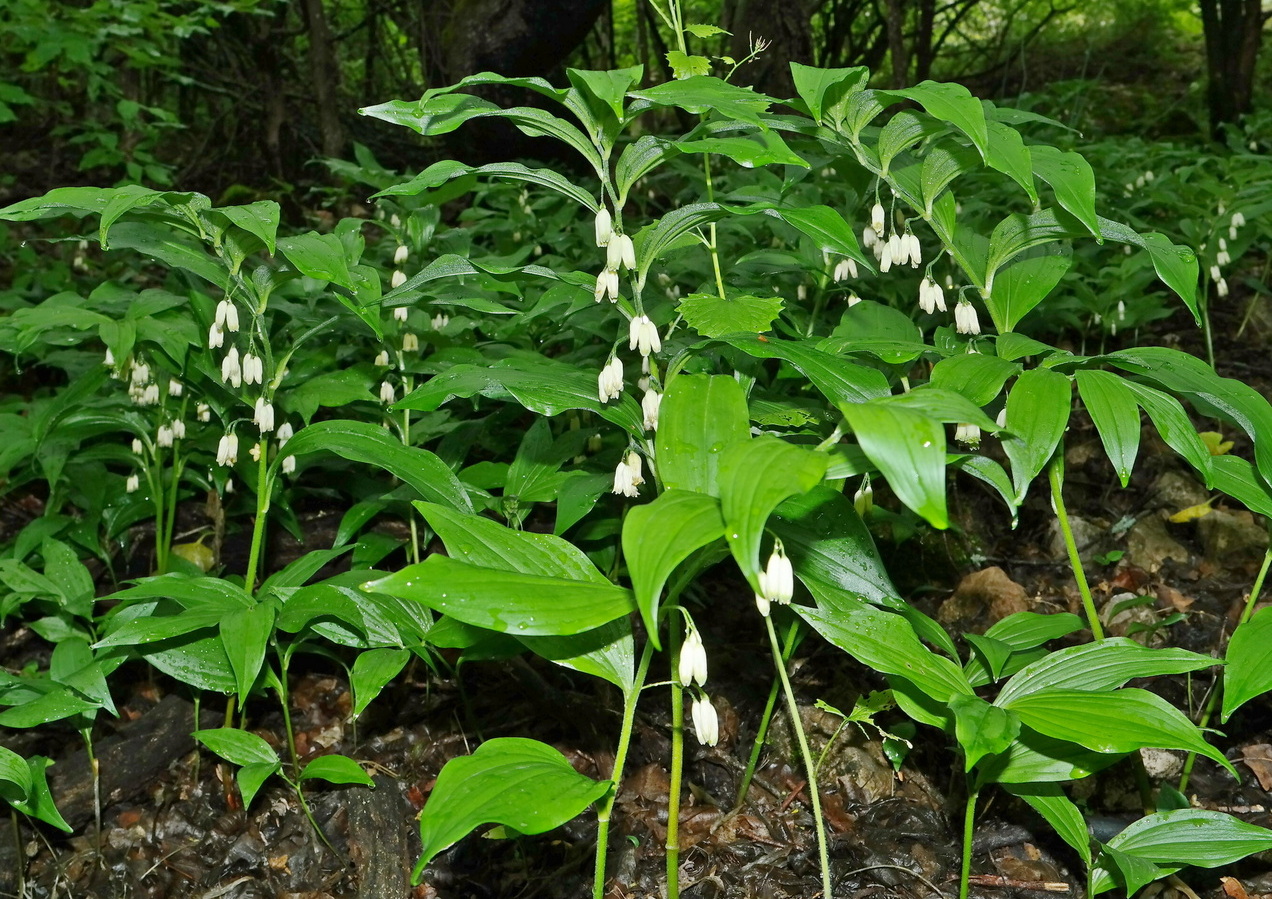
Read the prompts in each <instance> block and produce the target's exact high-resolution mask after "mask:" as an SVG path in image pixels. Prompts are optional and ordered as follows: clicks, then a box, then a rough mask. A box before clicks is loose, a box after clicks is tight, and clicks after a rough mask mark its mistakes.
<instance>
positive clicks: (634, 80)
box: [565, 66, 645, 121]
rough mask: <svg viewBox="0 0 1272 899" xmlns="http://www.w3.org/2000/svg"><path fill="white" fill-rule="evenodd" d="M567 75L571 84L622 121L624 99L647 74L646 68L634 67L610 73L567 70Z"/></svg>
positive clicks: (612, 70)
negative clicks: (628, 91)
mask: <svg viewBox="0 0 1272 899" xmlns="http://www.w3.org/2000/svg"><path fill="white" fill-rule="evenodd" d="M565 74H566V77H568V78H569V79H570V83H571V84H573V85H574V86H575V87H576V88H578V89H579V90H580V91H582V92H584V93H586V94H590V95H591V96H593V97H595V98H596V99H597V100H599V101H600V102H601V103H603V104H604V105H605V106H607V107H608V108H609V109H610V111H612V112H613V113H614V118H615V119H616V120H619V121H621V120H622V118H623V99H624V97H625V96H626V94H627V90H628V88H630V87H631V86H632V85H633V84H639V83H640V79H641V77H642V76H643V75H644V74H645V67H644V66H632V67H630V68H626V69H611V70H609V71H595V70H589V69H566V70H565Z"/></svg>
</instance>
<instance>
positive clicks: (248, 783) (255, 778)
mask: <svg viewBox="0 0 1272 899" xmlns="http://www.w3.org/2000/svg"><path fill="white" fill-rule="evenodd" d="M282 770H283V763H282V762H280V761H274V762H253V763H251V764H250V765H244V766H243V767H242V768H239V769H238V773H237V774H236V775H235V780H237V781H238V785H239V792H240V793H241V794H242V795H243V808H251V806H252V800H253V799H255V798H256V794H257V793H259V792H260V789H261V787H262V786H264V785H265V781H267V780H269V779H270V778H271V777H273V776H274V775H275V774H277V773H278V772H279V771H282Z"/></svg>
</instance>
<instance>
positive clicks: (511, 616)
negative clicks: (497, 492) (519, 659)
mask: <svg viewBox="0 0 1272 899" xmlns="http://www.w3.org/2000/svg"><path fill="white" fill-rule="evenodd" d="M363 589H365V590H367V591H369V592H372V593H385V594H388V595H390V596H397V597H400V598H402V599H409V600H413V601H415V602H419V603H423V604H424V605H426V606H428V607H429V608H430V609H434V610H436V611H438V612H441V613H443V614H446V615H449V616H451V617H452V618H455V619H457V620H459V621H463V622H465V623H467V624H473V625H476V626H477V627H484V628H487V629H488V630H492V631H499V632H500V633H506V634H511V635H513V636H514V637H516V636H530V637H533V636H562V635H569V634H579V633H582V632H583V631H587V630H591V629H593V628H597V627H600V626H601V625H602V624H606V623H608V622H610V621H613V620H614V619H615V618H621V617H622V616H624V615H626V614H628V613H629V612H631V611H633V610H634V609H635V603H634V601H633V598H632V594H631V591H629V590H624V589H623V588H621V587H616V586H614V585H612V584H599V583H596V582H593V581H580V580H568V579H566V578H557V577H539V576H536V575H530V574H521V573H519V572H510V571H498V570H495V569H492V568H479V567H477V566H476V565H468V564H465V563H463V562H458V561H456V560H454V559H450V558H447V557H446V556H429V558H427V559H425V560H424V561H423V562H420V563H418V564H416V565H408V566H407V567H405V568H403V569H402V570H401V571H399V572H396V573H395V574H391V575H389V576H388V577H383V578H379V579H378V580H374V581H371V582H369V583H367V584H365V585H364V586H363Z"/></svg>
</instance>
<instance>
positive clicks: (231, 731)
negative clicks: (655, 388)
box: [194, 727, 279, 766]
mask: <svg viewBox="0 0 1272 899" xmlns="http://www.w3.org/2000/svg"><path fill="white" fill-rule="evenodd" d="M194 738H195V739H196V740H198V741H199V742H200V743H202V744H203V745H204V746H206V747H208V749H210V750H212V751H213V752H215V753H216V754H217V755H219V756H220V757H221V758H223V759H225V760H226V761H228V762H233V763H234V764H235V765H240V766H242V765H277V764H278V763H279V759H278V753H277V752H275V751H274V747H272V746H270V745H269V744H268V743H266V742H265V741H264V740H263V739H262V738H260V737H258V736H257V735H256V734H254V733H251V732H250V731H246V730H239V729H237V728H234V727H217V728H213V729H212V730H196V731H195V732H194Z"/></svg>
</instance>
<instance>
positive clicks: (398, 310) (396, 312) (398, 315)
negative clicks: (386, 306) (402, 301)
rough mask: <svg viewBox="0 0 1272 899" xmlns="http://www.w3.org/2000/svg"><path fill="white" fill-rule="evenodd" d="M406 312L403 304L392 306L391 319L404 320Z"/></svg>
mask: <svg viewBox="0 0 1272 899" xmlns="http://www.w3.org/2000/svg"><path fill="white" fill-rule="evenodd" d="M407 312H408V310H407V308H406V307H405V306H395V307H394V308H393V320H394V321H399V322H404V321H406V315H407Z"/></svg>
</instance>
